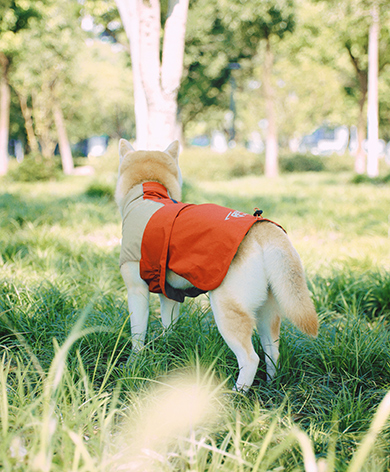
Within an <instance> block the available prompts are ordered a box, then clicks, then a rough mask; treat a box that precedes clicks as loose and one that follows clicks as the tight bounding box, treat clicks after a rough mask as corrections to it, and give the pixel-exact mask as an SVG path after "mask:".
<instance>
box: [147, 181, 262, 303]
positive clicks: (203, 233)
mask: <svg viewBox="0 0 390 472" xmlns="http://www.w3.org/2000/svg"><path fill="white" fill-rule="evenodd" d="M143 191H144V197H143V198H144V199H148V200H153V201H156V202H159V203H163V205H164V206H163V207H161V208H160V209H159V210H157V211H156V212H155V213H154V214H153V215H152V217H151V218H150V220H149V222H148V223H147V225H146V228H145V231H144V233H143V238H142V244H141V261H140V274H141V277H142V279H143V280H145V281H146V282H147V283H148V285H149V290H150V291H151V292H154V293H163V294H164V295H166V296H167V297H169V298H171V299H173V300H177V301H180V302H182V301H183V300H184V296H197V295H199V293H202V292H207V291H209V290H213V289H215V288H217V287H218V286H219V285H220V284H221V282H222V280H223V279H224V277H225V276H226V273H227V271H228V269H229V266H230V263H231V262H232V260H233V257H234V255H235V254H236V252H237V249H238V246H239V245H240V243H241V241H242V240H243V238H244V236H245V235H246V234H247V232H248V231H249V229H250V228H251V226H252V225H253V224H254V223H256V222H258V221H269V220H265V219H263V218H260V219H259V218H258V217H255V216H251V215H248V214H246V213H241V212H239V211H236V210H232V209H230V208H225V207H222V206H219V205H213V204H203V205H192V204H186V203H180V202H176V201H174V200H172V199H171V198H170V197H169V195H168V192H167V190H166V188H165V187H164V186H163V185H162V184H159V183H157V182H147V183H144V184H143ZM167 268H168V269H170V270H172V271H173V272H175V273H176V274H178V275H180V276H182V277H184V278H185V279H187V280H188V281H189V282H191V284H192V285H194V287H195V288H194V289H189V290H187V291H182V290H177V289H174V288H173V287H171V286H170V285H169V284H167V283H166V280H165V278H166V270H167Z"/></svg>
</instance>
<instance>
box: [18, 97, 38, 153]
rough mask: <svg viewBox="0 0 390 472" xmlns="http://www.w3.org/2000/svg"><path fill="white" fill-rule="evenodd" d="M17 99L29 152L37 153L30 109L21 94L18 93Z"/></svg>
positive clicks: (36, 141)
mask: <svg viewBox="0 0 390 472" xmlns="http://www.w3.org/2000/svg"><path fill="white" fill-rule="evenodd" d="M18 98H19V103H20V109H21V110H22V115H23V118H24V126H25V128H26V133H27V141H28V144H29V146H30V150H31V152H33V153H37V152H38V151H39V145H38V140H37V137H36V136H35V132H34V126H33V120H32V113H31V109H30V108H29V106H28V105H27V99H26V97H25V96H24V95H23V94H21V93H18Z"/></svg>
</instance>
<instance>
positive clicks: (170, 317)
mask: <svg viewBox="0 0 390 472" xmlns="http://www.w3.org/2000/svg"><path fill="white" fill-rule="evenodd" d="M160 305H161V322H162V324H163V326H164V328H165V329H167V328H169V326H170V325H171V324H174V323H175V322H176V320H177V318H178V317H179V310H180V306H179V302H175V301H174V300H171V299H170V298H167V297H166V296H165V295H162V294H161V295H160Z"/></svg>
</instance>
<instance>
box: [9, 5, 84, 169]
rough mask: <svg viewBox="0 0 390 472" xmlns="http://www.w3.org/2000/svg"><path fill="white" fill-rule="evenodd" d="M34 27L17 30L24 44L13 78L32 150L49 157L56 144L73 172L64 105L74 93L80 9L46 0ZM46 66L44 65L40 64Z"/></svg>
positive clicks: (63, 159)
mask: <svg viewBox="0 0 390 472" xmlns="http://www.w3.org/2000/svg"><path fill="white" fill-rule="evenodd" d="M40 8H41V9H40V18H39V19H36V20H35V24H34V27H33V28H30V29H29V30H26V31H24V32H22V33H21V38H22V40H23V48H21V50H20V51H19V53H18V56H17V59H15V67H14V71H13V73H12V76H11V80H12V85H13V87H14V89H15V91H16V93H17V94H18V96H19V101H20V103H21V108H22V111H23V115H24V117H25V122H26V131H27V136H28V141H29V144H30V148H31V149H32V150H36V149H37V145H36V143H35V136H37V138H38V139H37V141H39V146H40V150H41V153H42V155H43V156H44V157H45V158H46V159H48V160H49V159H51V158H52V156H53V154H54V151H55V148H56V145H57V143H58V145H59V151H60V155H61V161H62V168H63V171H64V173H65V174H71V173H72V171H73V159H72V153H71V147H70V143H69V139H68V133H67V129H66V119H65V117H64V105H63V104H64V103H66V102H67V98H68V95H72V93H73V91H72V86H73V83H72V82H73V76H74V72H73V68H74V65H75V57H76V52H77V49H78V47H79V45H80V44H81V43H80V42H79V41H78V39H79V35H78V31H79V25H78V22H77V20H78V13H79V7H78V5H77V3H75V2H69V3H66V4H61V3H59V2H47V3H46V4H45V5H41V6H40ZM43 64H44V67H42V65H43Z"/></svg>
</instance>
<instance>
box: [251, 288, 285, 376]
mask: <svg viewBox="0 0 390 472" xmlns="http://www.w3.org/2000/svg"><path fill="white" fill-rule="evenodd" d="M280 321H281V313H280V308H279V305H278V303H277V301H276V300H275V298H274V296H273V294H272V292H271V290H269V291H268V298H267V301H266V302H265V303H264V305H263V306H262V307H261V308H260V309H259V310H258V311H257V316H256V327H257V331H258V333H259V336H260V341H261V345H262V346H263V351H264V354H265V364H266V368H267V380H272V378H273V377H274V375H275V372H276V368H277V363H278V358H279V334H280Z"/></svg>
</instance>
